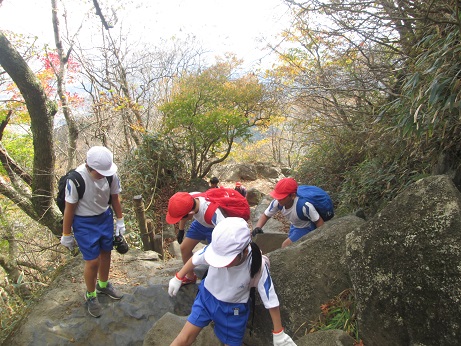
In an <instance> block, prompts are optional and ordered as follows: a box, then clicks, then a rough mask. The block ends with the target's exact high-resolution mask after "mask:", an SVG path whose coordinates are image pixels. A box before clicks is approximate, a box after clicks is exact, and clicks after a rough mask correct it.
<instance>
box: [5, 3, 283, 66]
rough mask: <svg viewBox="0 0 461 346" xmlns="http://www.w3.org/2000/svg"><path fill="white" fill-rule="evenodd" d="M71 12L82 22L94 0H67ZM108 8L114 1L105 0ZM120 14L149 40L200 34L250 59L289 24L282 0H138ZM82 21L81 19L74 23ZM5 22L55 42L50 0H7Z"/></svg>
mask: <svg viewBox="0 0 461 346" xmlns="http://www.w3.org/2000/svg"><path fill="white" fill-rule="evenodd" d="M64 2H65V3H66V4H67V8H68V11H69V13H70V14H71V15H72V16H69V17H72V19H74V20H75V21H76V22H78V23H80V21H81V20H82V18H84V16H85V14H86V13H88V11H90V13H94V9H92V1H88V0H86V1H84V0H65V1H64ZM99 2H100V4H101V6H102V7H103V8H104V9H105V11H110V8H111V6H112V5H113V4H114V3H115V2H114V1H111V0H100V1H99ZM127 3H129V6H126V7H125V8H124V9H123V10H122V9H119V10H118V11H117V14H118V15H119V16H122V17H123V18H122V19H123V22H124V23H123V27H124V28H128V27H129V29H130V35H131V34H133V35H139V37H142V38H143V39H145V40H146V41H150V42H153V43H156V42H159V39H160V38H163V39H168V38H170V37H172V36H176V37H185V36H186V35H195V36H196V37H197V39H198V40H199V41H200V42H202V44H203V47H204V48H205V49H207V50H209V51H212V52H213V53H215V54H216V55H222V54H224V53H225V52H233V53H236V54H237V57H239V58H242V59H244V60H245V61H246V63H247V64H248V65H252V64H254V63H256V61H257V60H259V59H260V58H263V57H264V56H265V55H266V54H267V52H262V51H261V50H262V48H264V47H265V46H266V44H267V42H268V41H269V42H272V43H275V42H277V40H279V39H278V38H276V37H277V35H278V34H280V32H281V31H282V30H283V29H285V28H286V27H287V25H288V24H287V21H288V15H287V7H286V5H285V4H284V3H283V1H282V0H233V1H225V0H133V1H130V2H127ZM75 25H77V24H75ZM0 27H1V28H2V29H6V30H12V31H15V32H19V33H25V34H33V35H35V36H38V37H39V39H41V40H43V41H47V42H49V43H50V44H51V45H52V46H54V43H53V31H52V23H51V0H3V2H2V5H0Z"/></svg>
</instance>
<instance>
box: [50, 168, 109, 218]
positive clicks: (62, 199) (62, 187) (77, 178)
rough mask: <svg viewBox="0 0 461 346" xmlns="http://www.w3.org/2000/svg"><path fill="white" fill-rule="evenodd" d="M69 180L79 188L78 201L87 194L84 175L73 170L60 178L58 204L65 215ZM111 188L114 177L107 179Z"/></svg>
mask: <svg viewBox="0 0 461 346" xmlns="http://www.w3.org/2000/svg"><path fill="white" fill-rule="evenodd" d="M67 179H71V180H72V181H73V183H74V184H75V186H76V187H77V192H78V199H81V198H82V197H83V194H84V193H85V181H84V180H83V177H82V175H81V174H80V173H79V172H77V171H76V170H75V169H71V170H70V171H69V172H67V173H66V174H64V175H63V176H62V177H61V178H59V182H58V195H57V196H56V204H57V205H58V207H59V210H60V211H61V213H62V214H64V208H65V207H66V183H67ZM106 179H107V182H108V183H109V187H110V185H111V184H112V179H113V176H110V177H106ZM111 198H112V195H111V196H110V197H109V204H110V203H111Z"/></svg>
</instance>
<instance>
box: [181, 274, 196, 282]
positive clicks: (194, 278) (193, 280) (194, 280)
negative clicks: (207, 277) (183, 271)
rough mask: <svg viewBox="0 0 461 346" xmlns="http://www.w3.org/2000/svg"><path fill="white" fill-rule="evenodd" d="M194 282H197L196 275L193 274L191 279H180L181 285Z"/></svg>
mask: <svg viewBox="0 0 461 346" xmlns="http://www.w3.org/2000/svg"><path fill="white" fill-rule="evenodd" d="M196 282H197V275H195V274H194V277H193V278H192V279H189V278H188V277H187V275H186V276H184V277H183V278H182V285H189V284H195V283H196Z"/></svg>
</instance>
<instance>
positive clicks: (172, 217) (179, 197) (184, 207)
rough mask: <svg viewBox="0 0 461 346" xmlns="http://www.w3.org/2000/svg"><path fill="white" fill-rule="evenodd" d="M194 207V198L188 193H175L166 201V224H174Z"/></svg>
mask: <svg viewBox="0 0 461 346" xmlns="http://www.w3.org/2000/svg"><path fill="white" fill-rule="evenodd" d="M193 207H194V198H193V197H192V196H191V195H190V194H189V193H188V192H176V193H175V194H174V195H173V196H171V198H170V200H169V201H168V212H167V213H166V222H168V223H169V224H171V225H172V224H175V223H177V222H179V221H180V220H181V219H182V218H183V217H184V216H186V215H187V214H189V213H190V212H191V211H192V208H193Z"/></svg>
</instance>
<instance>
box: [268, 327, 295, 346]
mask: <svg viewBox="0 0 461 346" xmlns="http://www.w3.org/2000/svg"><path fill="white" fill-rule="evenodd" d="M272 337H273V342H274V346H296V344H295V343H294V342H293V340H291V338H290V336H289V335H287V334H285V329H282V331H281V332H278V333H272Z"/></svg>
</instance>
